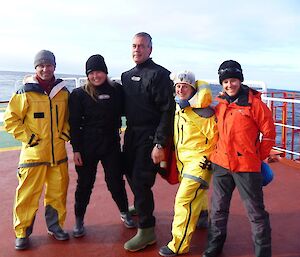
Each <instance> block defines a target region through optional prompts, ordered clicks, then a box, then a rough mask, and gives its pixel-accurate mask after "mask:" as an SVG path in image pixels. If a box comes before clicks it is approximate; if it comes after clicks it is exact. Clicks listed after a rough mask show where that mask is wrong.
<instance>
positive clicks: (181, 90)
mask: <svg viewBox="0 0 300 257" xmlns="http://www.w3.org/2000/svg"><path fill="white" fill-rule="evenodd" d="M193 92H194V88H193V87H192V86H191V85H189V84H186V83H177V84H176V86H175V93H176V96H177V97H178V98H179V99H180V100H187V99H189V98H190V96H191V95H192V94H193Z"/></svg>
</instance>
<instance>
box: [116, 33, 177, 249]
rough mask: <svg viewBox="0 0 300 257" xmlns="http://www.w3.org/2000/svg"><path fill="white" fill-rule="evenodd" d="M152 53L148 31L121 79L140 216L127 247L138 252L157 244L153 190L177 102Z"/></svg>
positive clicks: (137, 39)
mask: <svg viewBox="0 0 300 257" xmlns="http://www.w3.org/2000/svg"><path fill="white" fill-rule="evenodd" d="M151 52H152V38H151V36H150V35H149V34H147V33H145V32H140V33H138V34H136V35H135V36H134V38H133V43H132V57H133V61H134V62H135V63H136V66H135V67H134V68H132V69H131V70H129V71H127V72H124V73H123V74H122V76H121V80H122V84H123V88H124V95H125V115H126V119H127V128H126V132H125V136H124V148H123V149H124V156H125V160H126V165H125V166H126V173H127V178H128V180H129V182H130V184H131V187H132V190H133V193H134V206H135V208H136V211H137V214H138V216H139V222H138V231H137V234H136V235H135V236H134V237H133V238H132V239H130V240H129V241H127V242H126V243H125V244H124V248H125V249H126V250H128V251H138V250H141V249H143V248H145V247H146V246H147V245H151V244H153V243H155V242H156V236H155V232H154V226H155V217H154V216H153V210H154V199H153V192H152V190H151V188H152V186H153V185H154V182H155V177H156V173H157V170H158V164H159V163H160V162H161V161H163V160H164V157H165V154H164V147H165V146H166V143H167V140H168V138H169V137H170V135H171V133H172V129H173V114H174V108H175V103H174V97H173V86H172V81H171V80H170V78H169V75H170V72H169V71H168V70H166V69H165V68H164V67H162V66H160V65H158V64H156V63H154V62H153V61H152V59H151V58H150V54H151Z"/></svg>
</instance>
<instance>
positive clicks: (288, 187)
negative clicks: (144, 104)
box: [0, 147, 300, 257]
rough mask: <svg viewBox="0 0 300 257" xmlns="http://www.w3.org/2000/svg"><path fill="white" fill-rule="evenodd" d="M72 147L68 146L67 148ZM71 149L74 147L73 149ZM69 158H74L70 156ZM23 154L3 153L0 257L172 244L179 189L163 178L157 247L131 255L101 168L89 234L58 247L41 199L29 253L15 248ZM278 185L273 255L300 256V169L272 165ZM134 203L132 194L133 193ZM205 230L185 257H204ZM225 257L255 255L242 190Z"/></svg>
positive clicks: (102, 252)
mask: <svg viewBox="0 0 300 257" xmlns="http://www.w3.org/2000/svg"><path fill="white" fill-rule="evenodd" d="M68 148H69V147H68ZM69 149H70V148H69ZM69 153H71V152H70V151H69ZM18 156H19V151H8V152H1V153H0V175H1V180H0V188H1V192H0V203H1V212H0V235H1V240H0V257H11V256H14V257H15V256H22V257H29V256H30V257H60V256H67V257H69V256H70V257H77V256H87V257H94V256H99V257H100V256H101V257H123V256H130V257H131V256H132V257H133V256H134V257H148V256H149V257H150V256H151V257H152V256H159V255H158V250H159V248H160V247H161V246H163V245H165V244H166V243H167V242H168V241H169V240H170V239H171V223H172V218H173V203H174V197H175V193H176V189H177V186H171V185H168V184H167V183H166V182H165V181H164V180H162V179H161V178H160V177H159V176H158V177H157V181H156V184H155V186H154V189H153V191H154V195H155V199H156V201H155V203H156V207H155V216H156V218H157V226H156V233H157V243H156V244H154V245H152V246H150V247H147V248H146V249H144V250H143V251H139V252H135V253H130V252H126V251H125V250H124V249H123V244H124V242H126V241H127V240H128V239H130V238H131V237H132V236H133V235H134V234H135V232H136V230H135V229H126V228H125V227H124V226H123V224H122V223H121V221H120V218H119V213H118V210H117V207H116V206H115V204H114V202H113V201H112V199H111V196H110V193H109V192H108V191H107V188H106V185H105V182H104V179H103V172H102V170H101V167H99V172H98V177H97V180H96V183H95V188H94V191H93V194H92V198H91V202H90V205H89V206H88V211H87V215H86V219H85V225H86V230H87V235H86V236H85V237H84V238H81V239H75V238H72V237H71V239H70V240H69V241H66V242H58V241H56V240H54V239H52V238H51V237H50V236H48V235H47V233H46V226H45V221H44V208H43V206H42V204H43V203H42V199H41V202H40V209H39V211H38V213H37V217H36V221H35V226H34V230H33V234H32V235H31V237H30V249H28V250H25V251H16V250H15V249H14V240H15V237H14V233H13V229H12V205H13V199H14V192H15V188H16V186H17V178H16V167H17V162H18ZM69 157H70V161H69V164H70V186H69V192H68V210H69V212H68V214H67V220H66V224H65V229H66V230H67V231H69V232H71V231H72V227H73V223H74V214H73V204H74V190H75V185H76V173H75V171H74V165H73V163H72V161H71V159H72V158H71V155H70V156H69ZM271 166H272V168H273V171H274V173H275V180H274V181H273V182H272V183H271V184H270V185H268V186H267V187H265V189H264V193H265V205H266V208H267V210H268V211H269V213H270V217H271V226H272V242H273V256H276V257H300V234H299V233H300V200H299V199H300V166H299V165H296V166H294V167H293V166H287V165H286V163H284V162H277V163H272V164H271ZM128 194H129V200H130V202H131V203H132V199H133V197H132V193H131V192H130V190H129V189H128ZM206 235H207V231H206V230H197V231H196V233H195V234H194V236H193V241H192V246H191V249H190V253H189V254H186V255H183V256H201V253H202V251H203V250H204V246H205V243H206ZM221 256H222V257H229V256H234V257H246V256H254V254H253V247H252V241H251V233H250V225H249V223H248V220H247V218H246V214H245V211H244V208H243V206H242V204H241V200H240V198H239V195H238V194H237V191H235V193H234V196H233V200H232V204H231V212H230V218H229V223H228V238H227V240H226V243H225V246H224V251H223V254H222V255H221Z"/></svg>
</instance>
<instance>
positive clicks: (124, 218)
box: [120, 212, 136, 228]
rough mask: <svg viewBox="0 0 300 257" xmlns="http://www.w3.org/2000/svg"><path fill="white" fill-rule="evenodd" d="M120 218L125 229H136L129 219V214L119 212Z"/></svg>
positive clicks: (130, 218)
mask: <svg viewBox="0 0 300 257" xmlns="http://www.w3.org/2000/svg"><path fill="white" fill-rule="evenodd" d="M120 216H121V220H122V221H123V223H124V226H125V227H126V228H135V227H136V225H135V223H134V221H133V219H132V217H131V214H130V213H129V212H121V213H120Z"/></svg>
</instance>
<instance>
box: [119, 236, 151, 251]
mask: <svg viewBox="0 0 300 257" xmlns="http://www.w3.org/2000/svg"><path fill="white" fill-rule="evenodd" d="M155 243H156V239H155V240H153V241H151V242H148V243H147V244H145V245H143V246H141V247H139V248H138V249H127V248H125V247H124V249H125V250H127V251H129V252H137V251H139V250H142V249H144V248H146V247H147V246H148V245H153V244H155Z"/></svg>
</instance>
